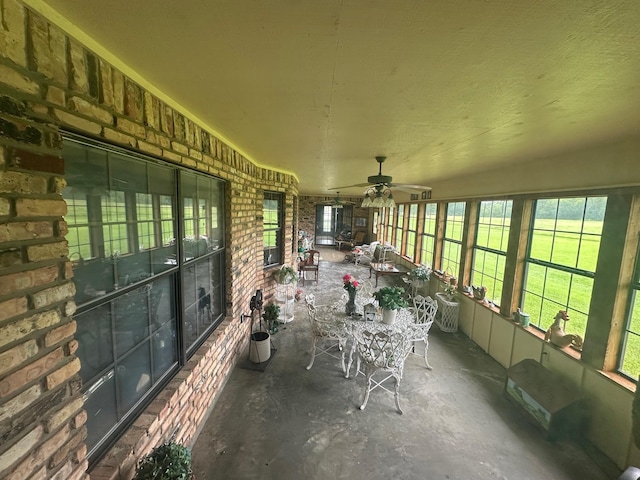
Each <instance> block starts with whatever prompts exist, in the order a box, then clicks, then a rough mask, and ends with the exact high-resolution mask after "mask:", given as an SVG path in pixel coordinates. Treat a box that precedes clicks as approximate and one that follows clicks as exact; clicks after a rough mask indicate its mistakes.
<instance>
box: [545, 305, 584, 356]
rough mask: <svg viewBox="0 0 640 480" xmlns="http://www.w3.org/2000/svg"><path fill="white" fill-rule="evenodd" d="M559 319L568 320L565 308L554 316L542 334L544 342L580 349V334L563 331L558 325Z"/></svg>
mask: <svg viewBox="0 0 640 480" xmlns="http://www.w3.org/2000/svg"><path fill="white" fill-rule="evenodd" d="M560 320H562V321H565V322H566V321H569V315H568V314H567V312H566V310H560V311H558V313H557V314H556V316H555V319H554V322H553V324H551V326H550V327H549V329H548V330H547V333H545V335H544V340H545V341H546V342H551V343H552V344H554V345H557V346H558V347H568V346H569V345H571V346H573V347H575V348H577V349H578V350H582V343H583V342H582V337H581V336H580V335H574V334H572V333H565V332H564V330H563V329H562V327H561V326H560Z"/></svg>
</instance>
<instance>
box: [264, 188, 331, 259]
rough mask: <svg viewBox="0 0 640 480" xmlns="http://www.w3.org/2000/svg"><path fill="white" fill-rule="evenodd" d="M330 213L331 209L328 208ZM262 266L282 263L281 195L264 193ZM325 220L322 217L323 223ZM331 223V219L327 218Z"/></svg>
mask: <svg viewBox="0 0 640 480" xmlns="http://www.w3.org/2000/svg"><path fill="white" fill-rule="evenodd" d="M329 211H331V207H329ZM262 212H263V216H264V266H265V267H269V266H271V265H279V264H280V263H282V233H283V232H282V194H280V193H274V192H264V203H263V210H262ZM324 220H325V218H324V217H323V222H324ZM329 221H331V218H329Z"/></svg>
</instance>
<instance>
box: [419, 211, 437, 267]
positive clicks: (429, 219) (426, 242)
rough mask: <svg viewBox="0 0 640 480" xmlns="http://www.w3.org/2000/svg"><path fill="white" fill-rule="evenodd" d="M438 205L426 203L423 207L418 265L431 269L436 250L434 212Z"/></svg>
mask: <svg viewBox="0 0 640 480" xmlns="http://www.w3.org/2000/svg"><path fill="white" fill-rule="evenodd" d="M437 210H438V204H436V203H427V204H426V205H425V206H424V227H423V230H422V245H421V247H420V263H422V264H423V265H429V266H430V267H433V260H434V257H435V251H436V250H435V248H436V212H437Z"/></svg>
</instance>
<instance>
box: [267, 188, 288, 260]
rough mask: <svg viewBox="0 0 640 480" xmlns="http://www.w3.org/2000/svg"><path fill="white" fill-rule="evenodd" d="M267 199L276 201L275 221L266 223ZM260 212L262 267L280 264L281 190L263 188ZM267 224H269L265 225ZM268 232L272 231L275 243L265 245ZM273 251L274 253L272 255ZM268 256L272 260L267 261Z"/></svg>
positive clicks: (282, 253)
mask: <svg viewBox="0 0 640 480" xmlns="http://www.w3.org/2000/svg"><path fill="white" fill-rule="evenodd" d="M267 201H275V202H276V209H275V210H276V223H275V224H274V223H270V224H267V216H268V211H267V207H266V202H267ZM262 214H263V229H262V238H263V259H264V264H263V268H272V267H276V266H278V265H282V262H283V259H284V251H283V245H284V228H283V221H284V194H283V193H281V192H274V191H270V190H265V191H264V192H263V203H262ZM267 225H271V226H270V227H267ZM268 233H273V234H274V238H275V245H273V246H267V242H266V238H267V234H268ZM274 253H275V255H274ZM270 258H273V260H272V261H269V259H270Z"/></svg>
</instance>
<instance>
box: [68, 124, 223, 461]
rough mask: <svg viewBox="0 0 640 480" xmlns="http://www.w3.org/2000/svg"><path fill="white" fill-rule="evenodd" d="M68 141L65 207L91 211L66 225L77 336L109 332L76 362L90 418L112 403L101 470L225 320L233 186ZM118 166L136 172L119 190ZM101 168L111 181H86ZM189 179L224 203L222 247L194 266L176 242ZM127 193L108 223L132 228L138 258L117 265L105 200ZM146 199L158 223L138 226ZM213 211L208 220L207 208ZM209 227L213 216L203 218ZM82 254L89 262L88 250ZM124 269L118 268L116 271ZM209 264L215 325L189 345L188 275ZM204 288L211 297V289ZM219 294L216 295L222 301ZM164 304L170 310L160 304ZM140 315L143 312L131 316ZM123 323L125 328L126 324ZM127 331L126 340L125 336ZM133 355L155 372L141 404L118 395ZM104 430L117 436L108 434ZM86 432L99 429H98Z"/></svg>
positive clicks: (102, 436)
mask: <svg viewBox="0 0 640 480" xmlns="http://www.w3.org/2000/svg"><path fill="white" fill-rule="evenodd" d="M62 137H63V152H62V155H63V158H64V159H65V170H66V175H67V184H68V185H67V188H66V189H65V190H64V191H63V193H62V197H63V199H64V200H65V202H67V203H72V204H74V205H75V206H74V209H75V208H76V207H77V205H76V204H78V203H84V206H83V208H86V218H84V217H83V216H82V215H80V216H78V215H74V216H72V215H69V214H68V215H65V220H66V221H67V224H68V225H69V232H70V234H69V235H67V236H66V238H67V241H68V242H69V250H70V261H71V262H72V268H73V269H74V283H75V284H76V286H77V287H76V297H75V300H76V304H77V309H76V312H75V314H74V317H75V319H76V323H77V325H78V326H77V330H76V336H77V337H78V338H80V337H82V336H83V335H84V333H86V332H91V331H93V330H94V326H95V325H94V324H96V322H99V323H101V324H102V325H103V326H104V327H105V328H107V330H108V331H105V332H104V333H105V334H104V335H99V336H98V338H96V339H93V340H91V339H90V338H88V337H87V340H86V341H84V342H81V343H83V344H84V345H85V348H84V350H85V352H84V353H83V352H82V350H83V349H82V348H81V349H79V350H78V353H77V355H78V357H79V358H80V360H81V370H80V374H81V376H83V377H86V378H83V387H82V393H83V397H84V398H85V400H84V401H85V408H90V405H91V404H92V403H91V402H95V401H96V399H99V400H100V402H103V401H104V399H105V398H106V402H107V403H106V404H105V408H106V409H108V411H107V414H106V415H107V419H106V422H107V423H104V422H105V419H102V420H96V422H98V423H96V424H95V426H94V430H93V432H98V434H99V436H97V437H96V436H94V437H93V439H92V441H87V447H88V458H89V463H90V465H93V464H95V462H96V461H97V460H98V459H99V458H100V457H101V456H102V455H103V454H104V452H106V450H107V449H108V448H109V446H110V445H111V444H112V443H113V442H114V441H115V440H116V439H117V438H119V437H120V436H121V435H122V433H124V432H125V430H126V429H127V428H129V426H130V425H131V424H132V423H133V421H135V419H136V418H137V417H138V416H139V414H140V412H141V411H142V410H143V409H144V407H146V406H147V405H148V404H149V403H150V402H151V401H152V400H153V399H154V398H155V397H156V396H157V395H158V394H159V393H160V392H161V391H162V389H163V388H164V387H165V385H166V384H167V382H168V381H169V380H170V379H171V378H173V376H174V375H175V374H176V373H177V372H178V371H179V369H180V367H182V366H183V365H185V364H186V362H187V360H188V359H189V358H190V357H191V356H192V355H193V354H194V353H195V351H196V350H197V348H198V347H199V346H200V345H202V343H204V341H205V340H206V339H207V338H208V337H209V336H210V335H211V334H212V333H213V332H214V331H215V330H216V328H218V326H219V325H220V324H222V322H223V320H224V318H225V317H226V292H225V289H226V285H225V282H226V280H225V275H224V270H225V268H224V265H225V261H226V259H225V256H226V254H225V251H226V248H225V241H224V239H225V237H226V232H227V230H226V225H225V221H224V215H223V212H224V210H225V208H226V200H225V191H226V188H227V186H226V182H225V181H223V180H221V179H218V178H216V177H213V176H211V175H208V174H205V173H202V172H196V171H193V170H190V169H186V168H184V167H181V166H178V165H172V164H168V163H166V162H162V161H159V160H157V159H154V158H152V157H149V156H147V155H145V154H143V153H140V152H134V151H129V150H125V149H123V148H120V147H116V146H113V145H110V144H107V143H104V142H100V141H97V140H90V139H86V138H84V137H81V136H79V135H75V134H72V133H68V132H63V134H62ZM112 157H113V158H114V159H115V158H117V159H119V160H118V161H120V162H122V163H123V164H125V165H126V166H127V167H131V170H130V171H125V172H124V173H122V172H120V174H119V178H118V182H116V181H115V180H116V179H115V177H113V175H114V173H113V171H114V170H115V169H113V168H111V163H110V162H112V160H111V158H112ZM94 164H95V165H102V166H104V172H106V174H105V173H104V172H103V171H95V172H92V173H91V174H88V175H81V173H82V172H83V171H87V170H94V169H93V168H92V167H93V166H94ZM74 165H76V172H73V169H74ZM83 169H84V170H83ZM121 170H122V168H121ZM138 172H144V178H140V177H137V174H138ZM73 173H75V175H74V174H73ZM123 175H126V176H125V177H123V178H124V179H125V181H124V182H123V181H121V178H120V177H122V176H123ZM183 175H194V176H196V177H197V178H202V179H204V180H203V181H205V182H207V183H208V184H210V185H211V186H214V187H215V188H214V189H213V190H211V193H210V196H212V197H211V198H214V197H215V201H214V202H208V203H207V205H209V206H210V207H211V208H213V207H214V206H215V208H216V209H217V211H216V214H215V215H216V218H217V221H218V222H219V226H218V227H219V228H218V230H219V231H218V232H215V234H216V236H213V235H208V243H207V244H208V245H209V246H211V245H215V246H213V247H211V248H207V250H206V251H203V252H202V254H201V255H199V256H198V257H196V258H194V259H190V260H185V259H184V258H183V255H182V252H183V242H177V241H175V240H176V238H182V237H183V232H184V226H183V212H182V211H181V210H182V208H181V205H182V199H183V196H182V190H183V189H182V187H181V179H182V176H183ZM105 176H106V178H104V177H105ZM152 176H153V179H154V181H153V182H152V181H151V177H152ZM89 177H92V178H89ZM143 180H144V181H143ZM119 183H121V184H127V183H128V186H125V187H123V189H121V190H122V192H123V195H120V197H122V202H124V204H123V205H122V206H121V207H119V208H120V210H119V211H118V212H116V216H115V217H113V218H111V220H112V221H110V222H109V223H110V224H111V223H114V222H115V223H117V224H118V225H125V226H126V232H127V239H126V241H127V243H128V245H129V247H130V248H129V249H128V252H126V253H122V254H121V255H120V254H117V255H116V254H115V252H111V251H106V249H105V248H104V247H103V246H102V245H103V244H104V242H105V241H107V240H108V239H107V238H105V230H104V227H103V222H102V215H103V211H104V209H103V208H102V202H103V198H108V197H109V195H110V192H113V191H118V192H119V191H121V190H114V188H119V187H117V185H118V184H119ZM167 190H168V191H167ZM140 199H144V202H143V204H144V208H145V214H144V216H146V217H149V215H150V216H151V218H144V219H139V218H138V216H139V212H140V210H139V208H138V207H139V205H138V203H139V202H138V201H139V200H140ZM214 204H215V205H214ZM167 207H169V208H170V211H168V210H167ZM205 210H206V212H208V210H207V208H205ZM208 217H209V215H208V213H207V215H205V217H203V218H208ZM212 218H213V217H211V218H208V220H205V222H210V221H213V220H212ZM76 219H77V220H80V223H78V224H76V223H75V220H76ZM139 223H144V224H146V225H147V226H146V228H144V229H140V228H139ZM169 226H170V228H169ZM77 227H81V228H83V229H85V230H84V231H83V232H82V237H86V241H85V240H81V239H80V235H79V234H74V233H71V232H74V230H75V229H76V228H77ZM141 230H144V231H145V233H144V235H143V237H140V235H139V234H140V231H141ZM208 233H214V232H213V231H211V232H208ZM74 235H75V237H74ZM168 235H172V236H173V238H167V236H168ZM151 237H153V241H152V242H149V243H153V244H154V245H155V246H154V247H148V246H144V248H140V246H141V245H140V240H141V238H144V239H146V240H145V242H146V241H147V240H148V239H149V238H151ZM214 239H215V240H214ZM123 241H124V240H123ZM76 244H77V245H78V247H80V248H82V252H90V253H89V256H88V257H86V258H85V257H84V256H83V255H82V253H80V254H79V255H78V256H76V255H74V248H75V246H76ZM77 251H78V252H80V250H77ZM163 260H164V261H163ZM168 260H171V261H168ZM117 262H118V265H119V266H117V265H116V263H117ZM204 262H207V263H209V264H211V263H212V264H214V265H215V268H214V271H209V272H208V275H210V276H211V278H209V277H206V278H207V281H210V285H211V289H208V290H206V292H207V293H208V295H207V298H209V306H208V309H209V310H208V312H207V313H208V315H209V317H210V318H209V320H208V321H207V322H206V327H204V328H203V329H202V330H201V331H200V332H199V334H198V335H197V338H195V340H194V341H192V342H191V343H190V344H188V345H187V344H186V343H185V335H186V333H185V331H186V330H187V328H186V326H185V325H186V322H187V318H186V315H185V311H184V308H183V306H184V300H183V298H182V296H183V292H185V291H186V289H187V286H186V285H185V283H184V281H183V279H182V272H184V271H185V270H187V269H188V268H193V267H196V268H197V267H198V265H199V264H202V263H204ZM107 266H109V268H110V270H109V271H110V274H109V275H106V276H105V275H104V274H100V272H99V271H98V270H96V268H99V269H101V270H100V271H102V270H104V267H107ZM135 268H141V270H138V272H139V273H136V270H135ZM81 272H82V274H81ZM83 276H84V278H83ZM214 276H215V278H214ZM90 281H92V282H93V284H95V285H97V284H98V283H100V282H102V283H101V284H104V285H106V287H107V288H106V289H104V290H94V293H93V294H92V295H86V294H83V292H85V291H86V286H87V285H90V283H88V282H90ZM156 286H158V288H160V291H159V292H158V291H156V290H157V289H156ZM204 287H205V288H207V285H204ZM212 289H215V292H213V291H212ZM194 290H195V286H194ZM154 292H155V293H154ZM198 295H199V294H198ZM163 296H164V300H161V299H162V297H163ZM136 299H137V301H136ZM196 301H197V300H196ZM158 302H163V303H162V304H160V303H158ZM132 305H133V306H136V308H137V309H136V310H131V306H132ZM118 312H120V313H118ZM127 312H128V313H127ZM132 312H133V313H132ZM119 318H120V319H121V320H118V319H119ZM134 318H135V319H136V320H135V321H134V320H133V319H134ZM161 319H163V320H162V321H161V323H158V322H160V320H161ZM137 324H140V325H143V324H147V327H145V328H146V330H145V332H146V333H145V334H144V335H142V334H141V335H138V336H136V337H135V339H134V340H133V343H132V344H131V345H132V346H130V347H126V346H125V345H128V344H130V343H123V341H122V340H121V339H122V338H125V339H126V338H128V337H123V333H125V334H127V335H128V334H129V333H128V329H129V328H133V327H134V326H135V325H137ZM118 325H121V327H118ZM125 327H126V328H125ZM122 328H125V330H127V331H123V330H122ZM157 334H161V337H157ZM127 342H128V340H127ZM157 342H161V343H157ZM156 344H157V345H158V346H156ZM97 349H102V350H103V351H104V352H105V353H104V355H103V356H102V357H101V358H99V359H97V363H96V361H93V362H91V361H90V359H91V358H90V355H93V353H92V352H94V351H95V350H97ZM109 352H111V353H109ZM154 352H155V353H154ZM169 352H172V353H169ZM87 355H89V356H87ZM134 355H142V357H141V358H140V359H138V361H135V363H134V364H135V365H139V366H140V368H141V369H142V370H141V372H144V371H145V369H149V376H150V377H149V380H148V385H145V387H144V388H143V389H142V390H140V392H139V396H134V397H131V396H126V395H125V396H121V395H120V393H118V392H120V391H121V390H122V389H123V388H125V387H124V386H119V385H120V383H122V382H123V381H124V380H122V378H124V377H122V378H120V377H121V374H120V371H121V368H123V366H127V365H129V366H130V365H134V364H132V363H131V361H132V360H135V358H137V357H134ZM167 355H169V356H168V357H167ZM127 362H128V363H127ZM158 362H160V363H158ZM83 366H84V367H83ZM131 375H132V374H131V372H128V373H127V378H128V377H131ZM133 375H135V373H134V374H133ZM132 378H135V376H134V377H132ZM141 379H142V377H141ZM118 382H120V383H118ZM104 388H106V389H107V390H104ZM136 395H138V393H136ZM128 400H131V401H130V402H129V401H128ZM89 413H90V414H91V412H89ZM113 415H115V417H114V416H113ZM109 421H113V423H109ZM104 426H107V427H108V428H107V429H106V430H104V428H103V427H104ZM87 427H88V428H91V426H90V425H89V424H88V425H87Z"/></svg>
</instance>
